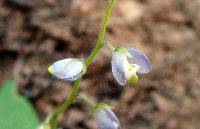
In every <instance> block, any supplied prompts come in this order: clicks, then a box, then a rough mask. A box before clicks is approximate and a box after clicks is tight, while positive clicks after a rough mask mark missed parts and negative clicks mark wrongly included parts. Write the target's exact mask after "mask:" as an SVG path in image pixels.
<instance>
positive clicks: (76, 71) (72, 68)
mask: <svg viewBox="0 0 200 129" xmlns="http://www.w3.org/2000/svg"><path fill="white" fill-rule="evenodd" d="M82 71H83V62H81V61H79V60H73V61H72V62H70V63H69V64H68V65H67V67H66V69H65V79H67V80H70V81H74V80H76V79H78V78H79V77H80V76H81V72H82Z"/></svg>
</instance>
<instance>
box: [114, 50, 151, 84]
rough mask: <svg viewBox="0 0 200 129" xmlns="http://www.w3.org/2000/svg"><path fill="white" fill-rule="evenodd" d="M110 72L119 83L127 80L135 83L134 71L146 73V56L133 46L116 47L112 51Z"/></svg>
mask: <svg viewBox="0 0 200 129" xmlns="http://www.w3.org/2000/svg"><path fill="white" fill-rule="evenodd" d="M111 65H112V72H113V75H114V77H115V79H116V80H117V82H118V83H119V84H120V85H122V86H123V85H125V84H126V82H127V81H128V82H129V83H130V84H135V83H136V82H137V80H138V76H137V75H136V73H137V72H138V73H148V72H149V71H150V63H149V60H148V58H147V57H146V56H145V55H144V54H143V53H142V52H141V51H139V50H137V49H134V48H127V49H125V48H116V49H114V51H113V53H112V61H111Z"/></svg>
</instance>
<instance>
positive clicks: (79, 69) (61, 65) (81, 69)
mask: <svg viewBox="0 0 200 129" xmlns="http://www.w3.org/2000/svg"><path fill="white" fill-rule="evenodd" d="M85 69H86V68H85V64H84V63H83V62H82V61H81V60H79V59H73V58H67V59H62V60H59V61H57V62H55V63H53V64H52V65H51V66H50V67H49V68H48V72H49V73H51V74H52V75H54V76H55V77H57V78H59V79H64V80H69V81H74V80H77V79H78V78H80V77H81V76H82V75H83V74H84V73H85Z"/></svg>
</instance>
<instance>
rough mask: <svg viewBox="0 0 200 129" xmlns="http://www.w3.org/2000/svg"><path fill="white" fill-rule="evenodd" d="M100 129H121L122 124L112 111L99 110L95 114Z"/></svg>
mask: <svg viewBox="0 0 200 129" xmlns="http://www.w3.org/2000/svg"><path fill="white" fill-rule="evenodd" d="M94 117H95V120H96V122H97V126H98V129H119V128H120V122H119V120H118V118H117V116H116V115H115V114H114V113H113V111H112V110H111V109H97V110H96V111H95V112H94Z"/></svg>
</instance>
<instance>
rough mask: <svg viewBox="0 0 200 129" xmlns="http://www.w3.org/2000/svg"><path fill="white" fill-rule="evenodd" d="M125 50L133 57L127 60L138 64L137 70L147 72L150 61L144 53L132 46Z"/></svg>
mask: <svg viewBox="0 0 200 129" xmlns="http://www.w3.org/2000/svg"><path fill="white" fill-rule="evenodd" d="M127 50H128V52H129V53H130V54H131V55H132V57H133V58H131V59H130V60H129V61H130V63H131V64H137V65H139V69H138V72H139V73H148V72H149V71H150V62H149V60H148V58H147V57H146V56H145V55H144V53H142V52H141V51H139V50H137V49H134V48H127Z"/></svg>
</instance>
